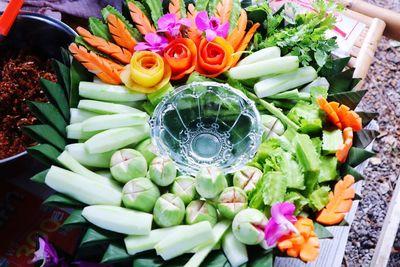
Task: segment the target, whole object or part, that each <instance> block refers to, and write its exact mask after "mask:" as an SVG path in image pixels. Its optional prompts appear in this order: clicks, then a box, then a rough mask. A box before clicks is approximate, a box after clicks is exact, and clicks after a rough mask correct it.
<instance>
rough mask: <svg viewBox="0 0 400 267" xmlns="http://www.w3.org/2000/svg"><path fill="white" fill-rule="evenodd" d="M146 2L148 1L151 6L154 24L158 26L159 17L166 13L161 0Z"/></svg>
mask: <svg viewBox="0 0 400 267" xmlns="http://www.w3.org/2000/svg"><path fill="white" fill-rule="evenodd" d="M144 3H146V4H147V6H148V7H149V9H150V15H151V19H152V20H153V23H154V25H155V26H156V27H157V24H158V19H159V18H160V17H161V16H162V15H164V12H163V9H162V4H161V1H160V0H146V1H144ZM185 15H186V14H185Z"/></svg>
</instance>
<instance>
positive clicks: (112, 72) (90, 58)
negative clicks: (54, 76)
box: [69, 43, 123, 84]
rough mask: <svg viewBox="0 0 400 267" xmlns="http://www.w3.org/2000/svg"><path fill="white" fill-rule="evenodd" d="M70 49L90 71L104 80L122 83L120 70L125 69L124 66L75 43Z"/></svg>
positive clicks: (111, 82) (110, 82)
mask: <svg viewBox="0 0 400 267" xmlns="http://www.w3.org/2000/svg"><path fill="white" fill-rule="evenodd" d="M69 51H70V52H71V54H72V55H73V56H74V58H75V59H76V60H78V61H79V62H80V63H82V65H83V66H84V67H85V68H86V69H87V70H88V71H90V72H92V73H94V74H96V75H97V77H99V78H100V79H101V80H102V81H103V82H106V83H109V84H121V78H120V77H119V72H120V71H121V70H122V69H123V66H121V65H119V64H117V63H115V62H112V61H111V60H108V59H106V58H103V57H101V56H99V55H96V54H95V53H93V52H90V51H88V50H86V48H84V47H83V46H78V45H77V44H75V43H72V44H71V45H70V46H69Z"/></svg>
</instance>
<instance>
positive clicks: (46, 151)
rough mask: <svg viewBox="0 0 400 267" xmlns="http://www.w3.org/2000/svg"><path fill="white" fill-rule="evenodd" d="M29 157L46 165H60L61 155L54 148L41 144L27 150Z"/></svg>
mask: <svg viewBox="0 0 400 267" xmlns="http://www.w3.org/2000/svg"><path fill="white" fill-rule="evenodd" d="M26 151H27V152H28V154H29V155H31V156H32V157H34V158H35V159H37V160H39V161H40V162H42V163H44V164H46V165H59V162H58V160H57V157H58V156H59V155H60V154H61V153H60V151H58V150H57V149H56V148H55V147H54V146H52V145H49V144H40V145H36V146H32V147H28V148H27V149H26Z"/></svg>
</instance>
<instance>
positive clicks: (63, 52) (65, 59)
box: [60, 47, 71, 67]
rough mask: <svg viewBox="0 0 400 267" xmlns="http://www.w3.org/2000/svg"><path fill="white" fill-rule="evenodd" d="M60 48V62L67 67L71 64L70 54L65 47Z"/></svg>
mask: <svg viewBox="0 0 400 267" xmlns="http://www.w3.org/2000/svg"><path fill="white" fill-rule="evenodd" d="M60 50H61V61H62V63H63V64H64V65H65V66H67V67H69V66H70V65H71V55H70V54H69V52H68V50H67V49H65V48H64V47H61V48H60Z"/></svg>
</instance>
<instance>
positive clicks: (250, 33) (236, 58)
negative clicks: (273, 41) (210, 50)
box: [231, 23, 260, 67]
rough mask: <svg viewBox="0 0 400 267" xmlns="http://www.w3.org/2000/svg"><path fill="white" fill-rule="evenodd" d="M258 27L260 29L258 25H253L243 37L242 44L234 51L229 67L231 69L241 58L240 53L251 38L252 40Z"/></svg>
mask: <svg viewBox="0 0 400 267" xmlns="http://www.w3.org/2000/svg"><path fill="white" fill-rule="evenodd" d="M258 27H260V23H255V24H254V25H253V26H252V27H251V28H250V30H249V31H248V32H247V33H246V35H245V36H244V38H243V40H242V42H241V43H240V45H239V47H238V48H237V49H236V51H235V55H234V56H233V62H232V65H231V66H232V67H234V66H236V64H237V63H238V61H239V59H240V57H241V56H242V53H241V52H243V51H244V50H245V49H246V48H247V46H248V45H249V43H250V41H251V38H253V35H254V34H255V33H256V31H257V29H258Z"/></svg>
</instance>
